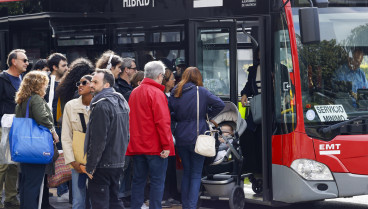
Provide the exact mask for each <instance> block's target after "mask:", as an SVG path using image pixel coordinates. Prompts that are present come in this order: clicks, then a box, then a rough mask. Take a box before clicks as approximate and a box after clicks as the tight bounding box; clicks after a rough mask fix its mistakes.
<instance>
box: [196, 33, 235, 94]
mask: <svg viewBox="0 0 368 209" xmlns="http://www.w3.org/2000/svg"><path fill="white" fill-rule="evenodd" d="M229 33H230V32H229V29H228V28H221V29H200V30H199V38H198V41H199V43H198V48H199V50H198V52H199V53H198V54H197V56H198V57H197V60H198V68H199V70H201V73H202V76H203V85H204V86H205V87H206V88H207V89H208V90H209V91H211V92H212V93H213V94H215V95H217V96H220V97H223V98H230V50H229Z"/></svg>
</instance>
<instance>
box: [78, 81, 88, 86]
mask: <svg viewBox="0 0 368 209" xmlns="http://www.w3.org/2000/svg"><path fill="white" fill-rule="evenodd" d="M88 83H89V82H88V81H82V82H80V81H78V82H77V83H76V84H75V86H76V87H79V86H80V85H81V84H82V86H85V85H87V84H88Z"/></svg>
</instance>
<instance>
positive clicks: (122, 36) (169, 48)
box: [113, 25, 185, 71]
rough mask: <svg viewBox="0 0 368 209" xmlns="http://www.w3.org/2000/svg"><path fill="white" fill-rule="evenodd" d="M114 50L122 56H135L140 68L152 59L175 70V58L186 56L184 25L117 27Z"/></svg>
mask: <svg viewBox="0 0 368 209" xmlns="http://www.w3.org/2000/svg"><path fill="white" fill-rule="evenodd" d="M114 34H115V38H114V43H115V44H114V48H113V50H114V51H115V52H116V53H118V54H120V55H121V56H122V57H132V58H135V60H136V64H137V67H138V69H139V70H143V69H144V65H145V64H146V63H147V62H149V61H152V60H161V61H162V62H163V63H164V64H165V65H166V67H168V68H169V69H170V70H172V71H175V66H174V63H175V60H176V59H177V58H178V57H183V58H184V57H185V51H184V47H185V46H184V44H183V43H184V26H183V25H175V26H169V25H165V26H152V27H147V28H142V27H137V28H124V27H120V28H116V29H115V31H114Z"/></svg>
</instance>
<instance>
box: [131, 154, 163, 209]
mask: <svg viewBox="0 0 368 209" xmlns="http://www.w3.org/2000/svg"><path fill="white" fill-rule="evenodd" d="M133 163H134V166H133V182H132V197H131V209H140V208H141V206H142V204H143V201H144V188H145V185H146V180H147V176H148V175H149V178H150V182H151V185H150V195H149V208H150V209H161V208H162V207H161V201H162V195H163V193H164V185H165V176H166V169H167V158H165V159H163V158H161V157H160V156H158V155H134V156H133Z"/></svg>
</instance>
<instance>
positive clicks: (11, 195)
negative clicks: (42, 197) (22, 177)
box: [0, 49, 29, 208]
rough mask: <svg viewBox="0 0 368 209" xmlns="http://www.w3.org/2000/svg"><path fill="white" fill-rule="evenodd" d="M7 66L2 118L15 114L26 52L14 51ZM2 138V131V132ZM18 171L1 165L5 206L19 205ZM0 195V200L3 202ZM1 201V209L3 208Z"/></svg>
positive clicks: (0, 96) (0, 84)
mask: <svg viewBox="0 0 368 209" xmlns="http://www.w3.org/2000/svg"><path fill="white" fill-rule="evenodd" d="M7 64H8V66H9V69H8V70H6V71H4V72H2V73H0V118H1V117H3V115H4V114H14V111H15V106H16V104H15V99H14V97H15V93H16V92H17V91H18V89H19V86H20V83H21V81H22V78H21V74H22V73H24V72H26V70H27V66H28V65H29V62H28V59H27V55H26V51H25V50H23V49H14V50H13V51H11V52H10V53H9V55H8V60H7ZM0 137H1V130H0ZM17 180H18V169H17V165H15V164H3V165H0V188H1V191H2V188H3V184H4V183H5V201H4V205H5V206H12V205H19V201H18V199H17V196H16V195H17V185H16V184H17ZM1 194H2V193H0V200H1ZM3 207H4V206H3V205H2V203H1V201H0V208H3Z"/></svg>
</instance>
